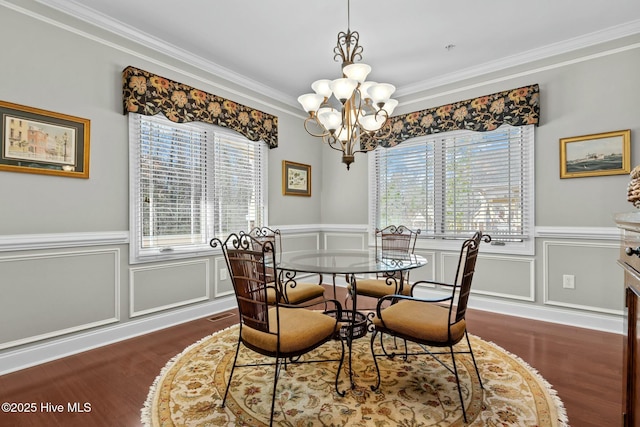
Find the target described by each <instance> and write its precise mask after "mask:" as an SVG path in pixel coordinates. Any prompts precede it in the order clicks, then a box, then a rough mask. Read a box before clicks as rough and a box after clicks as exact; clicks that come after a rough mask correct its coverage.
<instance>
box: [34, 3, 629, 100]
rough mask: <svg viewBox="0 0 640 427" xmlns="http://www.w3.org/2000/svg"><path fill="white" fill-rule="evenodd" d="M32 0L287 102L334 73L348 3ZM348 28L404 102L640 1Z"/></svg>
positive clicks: (575, 42) (486, 6)
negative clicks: (335, 50)
mask: <svg viewBox="0 0 640 427" xmlns="http://www.w3.org/2000/svg"><path fill="white" fill-rule="evenodd" d="M38 1H39V2H40V3H42V4H44V5H48V6H50V7H53V8H56V9H58V10H60V11H63V12H65V13H68V14H71V15H73V16H75V17H77V18H80V19H82V20H84V21H87V22H90V23H92V24H95V25H97V26H99V27H101V28H103V29H107V30H110V31H113V32H116V33H118V34H120V35H124V36H125V37H127V38H129V39H132V40H135V41H137V42H140V43H142V44H144V45H146V46H149V47H152V48H154V49H156V50H158V51H161V52H164V53H167V54H170V55H171V56H173V57H175V58H179V59H183V60H186V61H187V62H189V63H190V64H193V65H195V66H197V67H200V68H202V69H204V70H206V71H210V72H212V73H214V74H216V75H219V76H221V77H223V78H225V79H228V80H230V81H233V82H235V83H238V84H241V85H243V86H246V87H249V88H250V89H253V90H256V91H258V92H259V93H263V94H265V95H268V96H270V97H273V98H275V99H277V100H280V101H282V102H285V103H287V104H290V105H295V106H299V105H298V104H297V102H296V98H297V97H298V96H299V95H301V94H303V93H307V92H310V91H311V89H310V84H311V82H313V81H314V80H317V79H320V78H328V79H334V78H338V77H341V76H340V63H337V62H334V60H333V48H334V47H335V45H336V42H337V34H338V32H340V31H346V30H347V25H348V19H347V16H348V14H347V11H348V8H347V4H348V3H347V0H316V1H313V2H311V1H304V0H253V1H250V0H242V1H240V0H234V1H222V0H218V1H214V0H181V1H180V2H176V1H175V0H136V1H131V0H107V1H105V0H81V2H80V0H78V1H73V0H38ZM350 29H351V30H352V31H358V32H359V33H360V44H361V46H363V48H364V51H363V59H362V62H364V63H367V64H369V65H371V66H372V68H373V71H372V72H371V74H370V75H369V78H368V80H373V81H378V82H387V83H392V84H394V85H395V86H396V87H397V92H396V96H404V95H407V94H411V93H415V92H418V91H420V90H427V89H431V88H434V87H437V86H440V85H443V84H448V83H454V82H456V81H460V80H462V79H464V78H470V77H475V76H478V75H482V74H485V73H488V72H492V71H497V70H500V69H504V68H506V67H510V66H513V65H518V64H522V63H526V62H530V61H533V60H537V59H542V58H547V57H550V56H553V55H557V54H562V53H565V52H570V51H572V50H576V49H579V48H583V47H588V46H591V45H594V44H598V43H602V42H606V41H610V40H615V39H619V38H622V37H626V36H629V35H633V34H637V33H640V1H638V0H613V1H612V0H527V1H524V0H484V1H478V0H456V1H449V2H446V1H433V0H396V1H393V2H392V1H388V0H387V1H383V0H351V3H350ZM448 45H454V46H455V47H453V48H451V49H447V48H446V46H448ZM132 65H133V64H132Z"/></svg>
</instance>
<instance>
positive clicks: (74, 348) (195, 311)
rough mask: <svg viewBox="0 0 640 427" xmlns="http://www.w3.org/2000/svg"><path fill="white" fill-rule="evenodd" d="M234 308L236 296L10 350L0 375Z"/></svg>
mask: <svg viewBox="0 0 640 427" xmlns="http://www.w3.org/2000/svg"><path fill="white" fill-rule="evenodd" d="M234 307H236V300H235V297H233V296H229V297H225V298H219V299H216V300H214V301H210V302H207V303H204V304H198V305H193V306H190V307H186V308H183V309H180V310H174V311H170V312H167V313H161V314H158V315H155V316H152V317H146V318H144V319H138V320H133V321H131V322H127V323H122V324H118V325H114V326H111V327H106V328H102V329H99V330H97V331H92V332H87V333H83V334H78V335H73V336H69V337H66V338H60V339H55V340H53V341H50V342H46V343H42V344H38V345H34V346H29V347H28V348H25V349H16V350H12V351H8V352H6V353H3V354H0V375H4V374H8V373H10V372H15V371H19V370H21V369H25V368H29V367H31V366H36V365H40V364H42V363H46V362H50V361H52V360H56V359H60V358H63V357H67V356H71V355H73V354H77V353H81V352H83V351H87V350H91V349H94V348H98V347H102V346H105V345H108V344H113V343H116V342H119V341H123V340H126V339H129V338H134V337H137V336H140V335H144V334H148V333H151V332H154V331H158V330H161V329H165V328H168V327H171V326H175V325H179V324H181V323H185V322H189V321H191V320H196V319H200V318H203V317H206V316H210V315H212V314H215V313H219V312H222V311H226V310H229V309H232V308H234Z"/></svg>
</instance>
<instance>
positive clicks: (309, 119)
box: [304, 116, 330, 138]
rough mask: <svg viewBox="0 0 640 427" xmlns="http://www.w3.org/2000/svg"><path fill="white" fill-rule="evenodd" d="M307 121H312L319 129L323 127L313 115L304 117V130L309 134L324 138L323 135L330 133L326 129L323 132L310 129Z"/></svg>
mask: <svg viewBox="0 0 640 427" xmlns="http://www.w3.org/2000/svg"><path fill="white" fill-rule="evenodd" d="M309 123H313V124H314V125H316V126H318V127H319V128H320V129H324V127H323V126H322V125H321V124H320V122H319V121H318V119H317V118H316V117H315V116H310V117H307V118H306V119H304V130H306V131H307V133H308V134H309V135H311V136H314V137H316V138H324V137H325V136H327V135H330V133H329V131H328V130H325V131H324V132H320V133H316V132H312V131H310V130H309Z"/></svg>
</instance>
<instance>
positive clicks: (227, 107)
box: [122, 67, 278, 148]
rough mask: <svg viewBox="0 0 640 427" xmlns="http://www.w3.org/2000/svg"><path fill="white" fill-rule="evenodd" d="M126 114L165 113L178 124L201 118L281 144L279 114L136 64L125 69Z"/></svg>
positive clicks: (123, 78)
mask: <svg viewBox="0 0 640 427" xmlns="http://www.w3.org/2000/svg"><path fill="white" fill-rule="evenodd" d="M122 86H123V103H124V114H127V113H139V114H144V115H147V116H153V115H156V114H158V113H163V114H164V115H165V116H166V117H167V118H168V119H169V120H171V121H173V122H176V123H184V122H192V121H199V122H205V123H211V124H214V125H217V126H223V127H226V128H229V129H232V130H234V131H236V132H238V133H240V134H242V135H244V136H245V137H246V138H247V139H249V140H251V141H264V142H266V143H267V145H269V148H275V147H277V146H278V117H276V116H273V115H271V114H267V113H264V112H262V111H259V110H256V109H254V108H251V107H247V106H245V105H242V104H238V103H237V102H233V101H230V100H228V99H225V98H221V97H219V96H216V95H212V94H210V93H207V92H203V91H201V90H198V89H195V88H193V87H191V86H187V85H184V84H182V83H178V82H175V81H173V80H169V79H166V78H164V77H160V76H157V75H155V74H152V73H149V72H147V71H144V70H140V69H138V68H134V67H127V68H125V69H124V70H123V71H122Z"/></svg>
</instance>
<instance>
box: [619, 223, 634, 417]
mask: <svg viewBox="0 0 640 427" xmlns="http://www.w3.org/2000/svg"><path fill="white" fill-rule="evenodd" d="M616 224H617V225H618V227H619V228H620V229H621V230H622V238H621V242H620V258H619V260H618V263H619V264H620V265H621V266H622V268H623V269H624V294H625V333H626V336H625V340H624V352H623V364H622V369H623V372H622V375H623V377H622V419H623V425H624V426H625V427H627V426H628V427H636V426H638V427H640V390H639V388H638V387H639V386H640V378H639V377H640V356H639V355H638V351H639V350H640V345H639V344H640V341H639V340H640V335H639V333H640V331H639V329H640V328H639V327H638V326H639V325H638V310H639V309H640V301H639V299H640V212H634V213H629V214H619V215H616Z"/></svg>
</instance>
